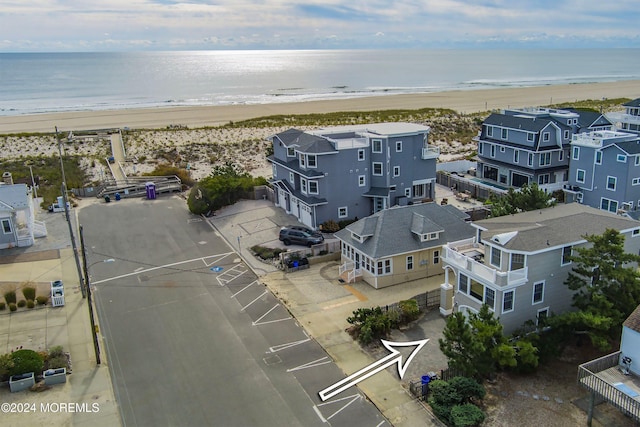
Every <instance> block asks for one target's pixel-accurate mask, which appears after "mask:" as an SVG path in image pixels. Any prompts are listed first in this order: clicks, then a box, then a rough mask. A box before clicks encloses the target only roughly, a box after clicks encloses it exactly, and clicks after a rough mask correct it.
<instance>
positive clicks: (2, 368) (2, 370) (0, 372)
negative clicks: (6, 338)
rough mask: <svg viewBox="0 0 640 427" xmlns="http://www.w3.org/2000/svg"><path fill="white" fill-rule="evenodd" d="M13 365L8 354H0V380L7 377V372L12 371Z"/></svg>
mask: <svg viewBox="0 0 640 427" xmlns="http://www.w3.org/2000/svg"><path fill="white" fill-rule="evenodd" d="M13 366H14V363H13V359H12V358H11V354H10V353H6V354H0V380H4V379H5V378H8V377H9V372H10V371H11V369H13Z"/></svg>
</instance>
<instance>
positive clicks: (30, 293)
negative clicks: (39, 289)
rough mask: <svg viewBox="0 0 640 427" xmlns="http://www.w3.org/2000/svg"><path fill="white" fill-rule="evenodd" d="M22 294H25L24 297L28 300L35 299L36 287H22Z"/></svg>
mask: <svg viewBox="0 0 640 427" xmlns="http://www.w3.org/2000/svg"><path fill="white" fill-rule="evenodd" d="M22 295H24V298H25V299H26V300H27V301H29V300H35V299H36V288H34V287H32V286H25V287H24V288H22Z"/></svg>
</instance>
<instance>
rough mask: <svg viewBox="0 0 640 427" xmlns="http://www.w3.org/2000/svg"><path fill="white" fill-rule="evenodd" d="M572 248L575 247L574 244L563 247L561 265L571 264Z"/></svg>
mask: <svg viewBox="0 0 640 427" xmlns="http://www.w3.org/2000/svg"><path fill="white" fill-rule="evenodd" d="M572 248H573V247H572V246H565V247H564V248H562V262H561V263H560V265H567V264H571V250H572Z"/></svg>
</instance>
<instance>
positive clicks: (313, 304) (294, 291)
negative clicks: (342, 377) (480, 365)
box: [209, 200, 446, 427]
mask: <svg viewBox="0 0 640 427" xmlns="http://www.w3.org/2000/svg"><path fill="white" fill-rule="evenodd" d="M209 221H210V222H211V223H212V224H213V225H214V227H215V228H216V229H217V230H218V231H219V232H220V233H221V234H222V235H223V236H224V237H225V239H226V240H227V241H228V242H229V243H230V244H232V246H234V248H236V249H238V247H240V251H241V255H242V257H243V258H244V260H245V261H246V262H247V264H249V265H250V266H251V268H252V269H253V270H254V271H255V272H256V273H257V274H258V275H259V276H261V277H260V280H261V281H262V282H263V283H264V284H266V285H267V286H268V287H269V289H270V290H271V291H272V292H273V293H274V294H275V295H277V296H278V297H279V298H280V300H282V301H283V302H284V303H285V304H286V305H287V307H288V308H289V310H290V311H291V312H292V313H293V315H294V316H295V317H296V319H297V320H298V321H299V322H300V324H301V325H302V326H303V327H304V328H305V330H306V331H307V333H308V334H309V335H310V336H311V337H312V338H314V339H315V340H317V341H318V342H319V343H320V344H321V345H322V346H323V347H324V349H325V350H326V351H327V353H329V355H330V356H331V357H332V358H333V360H334V361H335V362H336V363H337V364H338V366H339V367H340V368H341V369H342V370H343V372H345V373H346V374H350V373H353V372H355V371H357V370H359V369H361V368H363V367H365V366H367V365H369V364H371V363H373V362H375V361H376V360H377V359H379V358H380V357H383V353H384V351H385V350H384V349H381V350H380V351H379V352H375V353H376V356H377V355H378V354H379V355H380V357H375V358H374V356H372V355H371V354H369V353H367V352H365V351H363V350H362V348H361V347H360V345H359V344H358V343H357V342H354V340H353V339H352V338H351V337H350V336H349V335H348V334H347V332H346V331H345V330H346V329H347V327H349V324H348V323H347V321H346V319H347V317H349V316H351V315H352V313H353V311H354V310H356V309H358V308H362V307H374V306H384V305H387V304H392V303H395V302H398V301H400V300H403V299H409V298H411V297H414V296H416V295H418V294H420V293H424V292H426V291H429V290H432V289H437V288H439V286H440V284H441V283H442V281H443V277H442V276H437V277H432V278H429V279H423V280H417V281H414V282H409V283H406V284H403V285H399V286H393V287H390V288H385V289H379V290H376V289H374V288H372V287H371V286H369V285H368V284H366V283H365V282H358V283H355V284H351V285H345V284H341V283H340V282H339V281H338V266H339V262H337V261H333V262H328V263H322V264H317V265H311V266H310V268H309V269H307V270H301V271H297V272H293V273H284V272H282V271H280V270H278V269H276V268H275V267H273V266H272V265H269V264H264V263H262V262H261V261H259V260H258V259H257V258H256V257H254V256H253V255H252V254H251V253H250V251H249V250H248V248H250V247H251V246H253V245H256V244H262V245H266V246H272V247H273V246H277V245H278V244H279V241H278V231H279V229H280V227H281V226H284V225H287V224H295V223H296V219H295V217H293V216H291V215H287V214H286V213H285V212H284V211H282V210H281V209H277V208H275V207H274V206H273V204H272V203H271V202H269V201H263V200H259V201H242V202H239V203H236V204H235V205H233V206H230V207H227V208H224V209H222V210H220V211H218V212H216V215H215V216H213V217H211V218H209ZM238 243H239V244H238ZM292 248H293V247H292ZM444 323H445V321H444V319H443V318H442V317H441V316H440V315H439V313H438V312H437V311H434V312H431V313H429V314H428V315H426V316H425V317H424V318H423V320H422V321H420V322H417V325H416V327H415V328H412V329H411V330H410V331H407V332H400V331H395V332H394V334H393V335H392V337H391V339H392V340H397V341H408V340H414V339H422V338H430V342H429V343H428V344H427V346H425V348H424V349H423V350H421V352H420V353H418V354H417V355H416V357H415V359H414V360H413V361H412V362H411V365H410V366H409V369H408V371H407V374H406V376H405V378H404V380H403V381H400V379H399V377H398V374H397V368H396V367H395V366H393V367H391V368H389V369H387V370H385V371H383V372H380V373H378V374H376V375H374V376H373V377H371V378H369V379H367V380H366V381H363V382H362V383H360V384H359V387H360V389H361V390H362V391H363V392H364V393H365V394H366V395H367V397H368V398H369V399H370V400H371V401H372V402H373V403H374V404H375V405H376V406H377V407H378V409H380V411H381V412H382V413H383V414H384V415H385V417H387V419H388V420H389V421H390V422H391V423H392V424H393V425H395V426H407V427H409V426H410V427H413V426H431V425H439V424H435V422H434V421H433V419H432V417H433V416H432V415H431V414H430V413H429V412H428V411H426V410H425V408H424V407H423V406H422V405H421V404H420V403H419V402H417V401H416V400H415V399H414V398H413V397H412V396H411V395H410V394H409V392H408V390H407V387H406V384H407V383H408V381H410V380H416V379H419V378H420V376H421V375H424V374H426V373H427V372H430V371H438V370H439V369H442V368H445V367H446V358H445V357H444V356H443V355H442V354H441V353H440V351H439V348H438V338H440V337H441V336H442V329H443V328H444ZM418 337H420V338H418ZM385 355H386V354H385Z"/></svg>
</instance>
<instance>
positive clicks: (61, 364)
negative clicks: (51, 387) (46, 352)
mask: <svg viewBox="0 0 640 427" xmlns="http://www.w3.org/2000/svg"><path fill="white" fill-rule="evenodd" d="M66 367H67V356H66V355H64V354H63V355H60V356H56V357H49V359H48V360H47V368H49V369H58V368H66Z"/></svg>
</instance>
